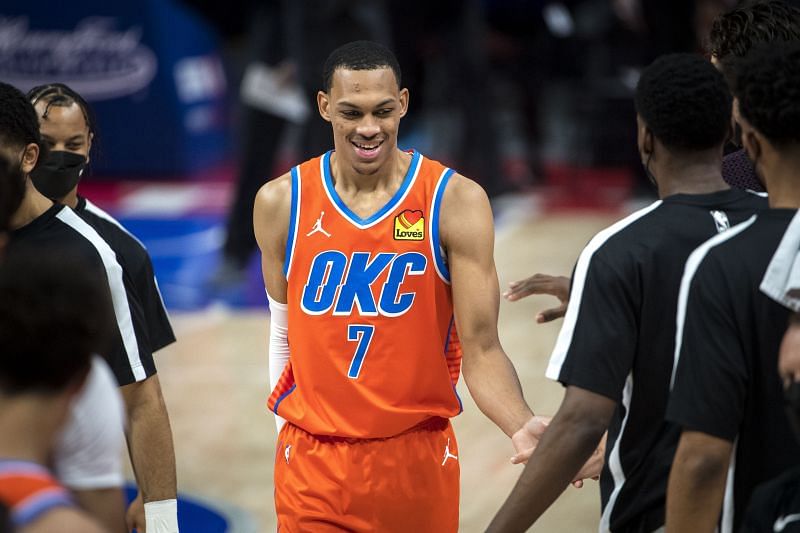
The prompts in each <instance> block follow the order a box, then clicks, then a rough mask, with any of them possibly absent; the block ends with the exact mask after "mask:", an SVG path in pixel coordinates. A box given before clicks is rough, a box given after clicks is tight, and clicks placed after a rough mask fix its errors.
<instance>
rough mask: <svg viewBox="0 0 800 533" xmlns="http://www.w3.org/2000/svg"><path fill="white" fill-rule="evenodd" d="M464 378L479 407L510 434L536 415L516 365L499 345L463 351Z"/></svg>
mask: <svg viewBox="0 0 800 533" xmlns="http://www.w3.org/2000/svg"><path fill="white" fill-rule="evenodd" d="M462 371H463V374H464V381H465V383H466V384H467V387H468V388H469V392H470V394H471V395H472V398H473V399H474V400H475V403H476V404H477V405H478V408H479V409H480V410H481V412H483V414H485V415H486V416H487V417H488V418H489V419H490V420H491V421H492V422H494V423H495V424H497V426H498V427H499V428H500V429H502V430H503V432H504V433H505V434H506V435H508V436H509V437H510V436H511V435H513V434H514V432H516V431H517V430H519V429H520V428H521V427H522V426H523V425H524V424H525V422H526V421H527V420H528V419H529V418H530V417H532V416H533V412H532V411H531V409H530V407H528V404H527V403H526V402H525V398H524V397H523V394H522V387H521V386H520V383H519V378H518V377H517V372H516V370H514V366H513V365H512V364H511V361H509V359H508V357H507V356H506V354H505V353H504V352H503V350H502V348H500V347H499V346H498V347H497V348H493V349H490V350H486V351H483V352H481V353H476V354H469V355H468V354H467V353H465V354H464V361H463V368H462Z"/></svg>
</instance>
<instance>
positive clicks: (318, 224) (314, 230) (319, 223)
mask: <svg viewBox="0 0 800 533" xmlns="http://www.w3.org/2000/svg"><path fill="white" fill-rule="evenodd" d="M324 216H325V211H321V212H320V214H319V218H318V219H317V221H316V222H314V227H312V228H311V231H309V232H308V233H306V237H311V236H312V235H314V234H315V233H322V234H323V235H325V236H326V237H330V236H331V234H330V233H328V232H327V231H325V230H324V229H322V217H324Z"/></svg>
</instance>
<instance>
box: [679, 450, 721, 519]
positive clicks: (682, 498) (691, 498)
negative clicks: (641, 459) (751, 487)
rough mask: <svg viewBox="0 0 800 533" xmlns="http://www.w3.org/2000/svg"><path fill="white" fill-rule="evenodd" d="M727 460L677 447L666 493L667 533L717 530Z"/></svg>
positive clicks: (702, 451)
mask: <svg viewBox="0 0 800 533" xmlns="http://www.w3.org/2000/svg"><path fill="white" fill-rule="evenodd" d="M726 459H727V458H726V457H724V456H723V457H720V456H718V455H716V456H715V455H709V454H707V453H706V451H705V450H703V449H701V448H695V447H692V446H686V445H683V443H682V445H679V447H678V451H677V452H676V454H675V460H674V462H673V463H672V470H671V472H670V475H669V486H668V489H667V517H666V526H667V532H681V531H697V532H705V531H709V532H710V531H714V530H715V529H716V527H717V522H718V520H719V513H720V509H721V508H722V498H723V495H724V492H725V478H726V475H727V466H728V461H727V460H726Z"/></svg>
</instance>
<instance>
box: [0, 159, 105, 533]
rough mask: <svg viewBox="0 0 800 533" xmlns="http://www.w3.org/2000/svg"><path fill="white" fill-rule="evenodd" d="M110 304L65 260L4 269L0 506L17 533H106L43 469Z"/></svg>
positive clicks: (21, 262) (26, 261) (23, 256)
mask: <svg viewBox="0 0 800 533" xmlns="http://www.w3.org/2000/svg"><path fill="white" fill-rule="evenodd" d="M21 176H22V174H21V173H20V174H19V175H17V176H13V178H14V179H16V178H18V177H21ZM7 177H8V176H1V177H0V179H7ZM106 299H107V296H106V294H105V293H104V289H100V288H98V285H97V283H96V282H95V280H94V279H93V276H92V275H91V270H90V269H86V268H85V267H84V266H83V265H82V264H80V263H79V262H77V260H75V259H74V258H69V259H68V256H66V255H65V256H61V257H60V258H58V259H56V258H55V257H52V256H46V255H45V256H42V255H41V254H38V253H30V251H28V253H17V254H13V255H12V256H11V257H9V258H7V259H6V260H4V261H3V262H2V263H0V502H2V503H3V504H4V505H5V506H7V507H8V508H9V509H10V518H11V521H12V523H13V526H14V529H13V530H14V531H17V532H19V533H33V532H38V533H46V532H50V531H59V532H71V533H79V532H80V533H95V532H101V531H106V530H105V529H103V528H101V527H100V526H99V525H98V524H96V523H95V522H94V521H93V520H92V519H91V518H89V516H88V515H86V514H84V513H83V512H82V511H80V510H78V508H77V507H76V505H75V504H74V502H73V501H72V498H71V496H70V494H69V492H68V491H67V490H66V489H65V488H64V487H62V486H61V485H60V484H59V482H58V481H56V480H55V478H54V477H53V476H52V475H51V474H50V472H49V471H48V469H47V468H46V466H45V465H47V463H48V460H49V457H50V454H51V451H52V449H53V445H54V441H55V440H56V437H57V434H58V432H59V431H60V429H61V427H62V426H63V425H64V423H65V421H66V419H67V417H68V414H69V410H70V404H71V402H72V400H73V399H74V398H75V396H76V394H77V393H78V391H79V390H80V388H81V386H82V384H83V381H84V380H85V378H86V376H87V374H88V372H89V369H90V368H91V356H92V353H93V352H95V351H97V350H98V349H99V348H100V346H101V339H102V333H103V329H104V328H103V326H104V317H105V316H107V314H108V309H107V307H106V305H107V302H106Z"/></svg>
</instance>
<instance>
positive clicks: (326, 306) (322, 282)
mask: <svg viewBox="0 0 800 533" xmlns="http://www.w3.org/2000/svg"><path fill="white" fill-rule="evenodd" d="M427 266H428V259H427V258H426V257H425V256H424V255H423V254H421V253H419V252H404V253H394V252H378V253H374V254H373V253H371V252H353V253H352V254H351V255H350V256H349V257H348V256H347V255H345V254H344V253H342V252H340V251H338V250H326V251H324V252H320V253H319V254H317V255H316V257H314V260H313V261H312V263H311V269H310V270H309V273H308V280H307V282H306V285H305V287H304V288H303V298H302V300H301V308H302V310H303V312H304V313H306V314H309V315H323V314H326V313H328V312H330V311H331V310H333V312H332V314H333V315H335V316H347V315H352V314H353V309H354V308H357V313H356V314H358V315H359V316H378V315H381V316H388V317H395V316H400V315H402V314H405V313H406V312H408V310H409V309H411V307H412V306H413V305H414V299H415V298H416V293H415V292H401V286H402V285H403V282H404V281H405V279H406V277H407V276H421V275H422V274H424V273H425V270H426V269H427ZM387 270H388V275H387V276H386V281H385V282H383V284H382V286H381V287H380V292H379V293H378V292H377V290H378V287H375V291H373V285H374V284H375V282H376V281H377V280H378V278H379V277H380V276H381V274H382V273H383V272H384V271H387Z"/></svg>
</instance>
